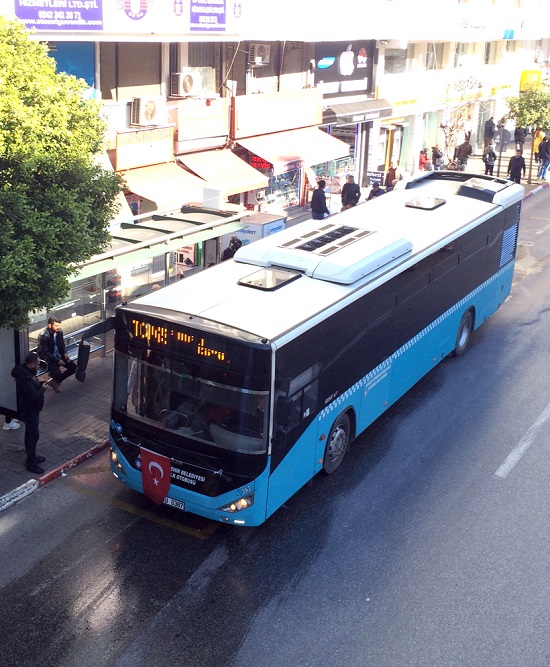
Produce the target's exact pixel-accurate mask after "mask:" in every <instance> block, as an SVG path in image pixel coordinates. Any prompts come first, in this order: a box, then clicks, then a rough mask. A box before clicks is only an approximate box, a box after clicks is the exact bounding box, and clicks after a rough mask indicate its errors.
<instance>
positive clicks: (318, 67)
mask: <svg viewBox="0 0 550 667" xmlns="http://www.w3.org/2000/svg"><path fill="white" fill-rule="evenodd" d="M374 47H375V42H374V41H373V40H366V41H364V42H351V43H349V42H320V43H318V44H316V46H315V85H316V87H317V88H319V89H320V90H321V91H322V93H323V97H325V98H327V97H342V96H346V95H348V96H349V95H357V94H361V93H363V94H364V93H368V92H371V90H372V65H373V55H374Z"/></svg>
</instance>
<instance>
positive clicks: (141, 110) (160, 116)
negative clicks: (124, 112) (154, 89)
mask: <svg viewBox="0 0 550 667" xmlns="http://www.w3.org/2000/svg"><path fill="white" fill-rule="evenodd" d="M166 120H167V119H166V100H165V99H164V98H163V97H153V96H151V97H134V98H133V100H132V107H131V109H130V125H143V126H147V125H163V124H165V123H166Z"/></svg>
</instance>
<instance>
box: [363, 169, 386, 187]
mask: <svg viewBox="0 0 550 667" xmlns="http://www.w3.org/2000/svg"><path fill="white" fill-rule="evenodd" d="M365 178H366V180H367V183H368V184H369V185H372V184H373V183H379V184H380V185H382V183H383V182H384V172H383V171H366V172H365Z"/></svg>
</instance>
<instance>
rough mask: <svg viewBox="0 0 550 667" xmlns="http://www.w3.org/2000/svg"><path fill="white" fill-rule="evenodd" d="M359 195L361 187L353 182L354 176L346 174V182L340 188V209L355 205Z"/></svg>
mask: <svg viewBox="0 0 550 667" xmlns="http://www.w3.org/2000/svg"><path fill="white" fill-rule="evenodd" d="M360 196H361V188H360V187H359V186H358V185H357V183H356V182H355V179H354V177H353V176H352V175H351V174H349V175H348V176H346V182H345V184H344V187H343V188H342V211H344V210H345V209H347V208H351V207H352V206H356V205H357V202H358V201H359V197H360Z"/></svg>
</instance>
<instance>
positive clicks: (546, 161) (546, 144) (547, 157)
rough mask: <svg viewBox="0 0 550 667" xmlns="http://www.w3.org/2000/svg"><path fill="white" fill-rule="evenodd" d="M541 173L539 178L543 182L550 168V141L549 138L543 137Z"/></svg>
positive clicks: (540, 145) (540, 161) (540, 155)
mask: <svg viewBox="0 0 550 667" xmlns="http://www.w3.org/2000/svg"><path fill="white" fill-rule="evenodd" d="M539 163H540V166H539V173H538V177H539V178H540V180H541V181H545V180H546V173H547V171H548V167H549V166H550V141H548V137H546V136H545V137H543V139H542V141H541V142H540V144H539Z"/></svg>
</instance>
